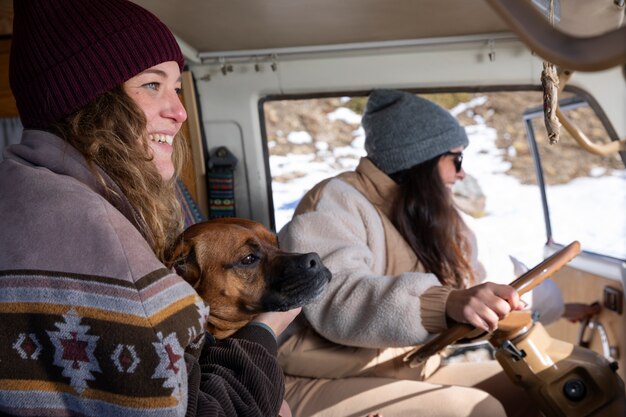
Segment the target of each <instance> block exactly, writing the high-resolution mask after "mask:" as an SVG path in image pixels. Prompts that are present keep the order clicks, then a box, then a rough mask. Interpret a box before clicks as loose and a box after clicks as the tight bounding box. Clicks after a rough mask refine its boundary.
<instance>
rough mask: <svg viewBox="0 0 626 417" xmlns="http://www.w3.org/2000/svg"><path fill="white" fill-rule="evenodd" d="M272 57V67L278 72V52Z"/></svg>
mask: <svg viewBox="0 0 626 417" xmlns="http://www.w3.org/2000/svg"><path fill="white" fill-rule="evenodd" d="M271 58H272V63H271V65H270V68H272V71H274V72H276V70H277V69H278V57H277V56H276V54H272V56H271Z"/></svg>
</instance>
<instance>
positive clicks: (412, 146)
mask: <svg viewBox="0 0 626 417" xmlns="http://www.w3.org/2000/svg"><path fill="white" fill-rule="evenodd" d="M362 124H363V128H364V129H365V135H366V139H365V149H366V151H367V157H365V158H362V160H361V161H360V163H359V165H358V167H357V168H356V170H355V171H354V172H346V173H343V174H340V175H339V176H337V177H334V178H331V179H329V180H325V181H323V182H322V183H320V184H318V185H317V186H316V187H315V188H313V189H312V190H311V191H310V192H308V193H307V194H306V195H305V196H304V198H303V199H302V201H301V202H300V204H299V206H298V208H297V210H296V213H295V215H294V218H293V219H292V221H291V222H290V223H289V224H287V225H286V226H285V227H284V228H283V230H281V232H280V234H279V239H280V243H281V247H283V248H284V249H286V250H289V251H299V252H302V251H316V252H318V253H319V254H320V256H321V258H322V261H323V262H324V264H325V265H326V266H327V267H328V268H329V269H330V270H331V271H332V273H333V279H332V280H331V283H330V285H329V288H328V290H327V291H326V292H325V293H324V294H323V295H322V297H321V298H320V299H318V300H317V301H316V302H315V303H313V304H311V305H309V306H308V307H305V308H304V310H303V311H304V316H305V318H306V320H305V322H304V323H303V325H302V326H301V327H300V328H299V329H298V330H297V331H294V334H293V335H292V336H291V337H290V338H289V339H287V340H286V341H285V342H284V343H283V344H282V346H281V349H280V353H279V360H280V362H281V365H282V366H283V370H284V371H285V374H286V399H287V402H288V403H289V404H290V406H291V408H292V409H293V413H294V415H298V416H300V417H307V416H318V415H319V416H321V415H323V416H348V415H365V414H367V413H371V412H380V413H382V414H383V415H386V416H397V415H437V416H481V417H491V416H505V415H508V416H514V415H517V416H530V415H537V412H536V410H535V409H534V408H533V406H532V404H531V402H530V401H524V398H527V397H526V394H525V393H524V392H523V391H522V390H521V389H519V388H517V387H515V386H514V385H513V384H512V383H511V382H510V381H509V380H508V378H507V377H506V376H505V375H504V374H503V372H502V370H501V368H500V367H499V365H498V364H497V362H495V361H489V362H487V363H480V364H475V363H474V364H467V363H462V364H454V365H446V366H443V367H440V364H439V357H438V356H433V357H432V358H431V359H430V360H428V361H426V362H425V364H422V365H421V367H418V368H410V367H409V366H408V365H407V364H405V363H403V361H402V358H403V357H404V355H405V354H406V353H407V352H408V350H410V349H411V347H413V346H415V345H419V344H422V343H424V342H426V341H427V340H428V338H429V336H430V335H432V334H435V333H439V332H441V331H443V330H445V329H447V328H448V327H449V326H450V325H451V324H453V323H454V322H462V323H469V324H471V325H473V326H476V327H477V328H480V329H484V330H486V331H493V330H495V329H496V327H497V325H498V320H500V319H502V318H503V317H505V316H507V314H509V312H510V311H511V310H518V309H521V308H522V302H521V301H520V299H519V296H518V294H517V292H516V291H515V290H514V289H513V288H512V287H510V286H508V285H500V284H495V283H491V282H482V281H483V280H484V276H483V275H484V274H483V273H482V271H483V270H482V269H481V267H480V266H479V263H478V261H477V254H476V242H475V238H474V236H473V234H472V233H471V231H470V230H469V229H468V228H467V226H466V225H465V223H464V221H463V220H462V218H461V216H460V214H459V212H458V211H457V208H456V207H455V205H454V202H453V200H452V192H451V188H452V186H453V185H454V183H455V182H456V181H457V180H462V179H463V178H464V177H465V172H464V171H463V166H462V163H463V149H464V148H465V147H466V146H467V145H468V139H467V135H466V134H465V130H464V129H463V127H461V126H460V124H459V123H458V121H457V120H456V119H455V118H454V117H453V116H452V115H450V113H449V112H448V111H446V110H445V109H443V108H441V107H439V106H438V105H436V104H435V103H432V102H430V101H428V100H425V99H423V98H420V97H417V96H415V95H413V94H410V93H406V92H401V91H396V90H375V91H373V92H372V93H371V95H370V97H369V100H368V103H367V107H366V111H365V114H364V116H363V119H362ZM476 365H478V366H476Z"/></svg>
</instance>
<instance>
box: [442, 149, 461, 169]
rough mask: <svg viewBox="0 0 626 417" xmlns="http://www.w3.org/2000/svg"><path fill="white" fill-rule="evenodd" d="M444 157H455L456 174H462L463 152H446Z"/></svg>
mask: <svg viewBox="0 0 626 417" xmlns="http://www.w3.org/2000/svg"><path fill="white" fill-rule="evenodd" d="M444 155H449V156H454V159H453V162H454V169H456V172H457V173H459V172H461V168H462V167H463V152H446V153H444Z"/></svg>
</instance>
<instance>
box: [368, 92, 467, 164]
mask: <svg viewBox="0 0 626 417" xmlns="http://www.w3.org/2000/svg"><path fill="white" fill-rule="evenodd" d="M361 123H362V125H363V129H364V130H365V150H366V151H367V157H368V158H369V159H370V160H371V161H372V162H373V163H374V165H376V166H377V167H378V169H380V170H381V171H383V172H384V173H385V174H387V175H389V174H393V173H394V172H398V171H402V170H404V169H407V168H411V167H412V166H414V165H417V164H419V163H422V162H424V161H427V160H429V159H432V158H434V157H436V156H438V155H441V154H443V153H445V152H447V151H449V150H450V149H452V148H456V147H459V146H467V144H468V140H467V134H466V133H465V129H464V128H463V127H462V126H461V125H460V124H459V122H458V121H457V120H456V118H455V117H454V116H452V115H451V114H450V112H448V111H447V110H446V109H444V108H442V107H440V106H439V105H437V104H435V103H433V102H432V101H429V100H426V99H423V98H421V97H418V96H416V95H414V94H411V93H407V92H404V91H398V90H374V91H372V93H371V94H370V96H369V100H368V102H367V106H366V108H365V114H364V115H363V118H362V120H361Z"/></svg>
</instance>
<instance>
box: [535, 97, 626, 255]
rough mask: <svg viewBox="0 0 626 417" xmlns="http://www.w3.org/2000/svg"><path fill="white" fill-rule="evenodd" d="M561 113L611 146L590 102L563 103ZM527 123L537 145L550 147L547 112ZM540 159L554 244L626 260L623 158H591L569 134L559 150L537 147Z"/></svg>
mask: <svg viewBox="0 0 626 417" xmlns="http://www.w3.org/2000/svg"><path fill="white" fill-rule="evenodd" d="M561 109H562V111H563V113H564V114H565V115H566V116H567V118H568V119H570V120H571V121H572V122H574V123H575V124H576V125H577V126H578V127H579V128H580V129H581V130H582V131H583V132H584V134H585V135H586V136H587V137H588V138H589V139H590V140H591V142H593V143H595V144H602V143H607V142H608V141H609V140H610V138H611V134H610V133H609V131H608V129H607V127H605V125H604V124H603V122H602V119H601V118H600V117H599V116H598V114H597V113H596V112H595V111H594V109H593V108H592V107H591V106H590V105H589V103H588V102H587V101H586V100H585V98H583V97H581V96H575V97H572V98H570V99H566V100H561ZM524 117H525V119H526V124H527V129H528V131H529V135H530V136H531V137H534V139H535V141H536V143H538V144H545V143H547V140H548V139H547V135H546V130H545V128H544V127H543V110H542V109H541V108H535V109H532V108H531V109H528V110H527V111H526V112H525V115H524ZM609 129H610V127H609ZM538 153H539V158H538V161H539V162H540V164H541V173H542V178H540V180H541V179H542V180H543V182H544V183H545V185H546V186H545V196H544V204H545V211H546V232H547V235H548V237H549V239H550V241H553V242H554V243H557V244H562V245H566V244H569V243H570V242H571V241H573V240H578V241H580V242H581V246H582V249H583V250H585V251H587V252H593V253H596V254H600V255H605V256H610V257H614V258H618V259H622V260H623V259H626V215H624V213H626V170H624V162H623V161H622V159H621V157H620V155H619V154H618V153H615V154H612V155H609V156H599V155H594V154H591V153H588V152H586V151H585V150H583V148H582V147H581V146H579V145H578V144H577V143H576V141H575V140H574V139H573V138H572V136H571V135H570V134H569V133H568V132H567V131H566V130H565V129H564V128H561V131H560V139H559V143H558V144H555V145H552V146H550V145H548V146H538Z"/></svg>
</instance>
